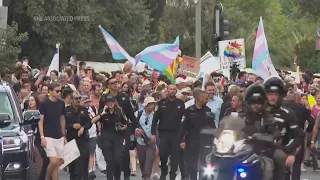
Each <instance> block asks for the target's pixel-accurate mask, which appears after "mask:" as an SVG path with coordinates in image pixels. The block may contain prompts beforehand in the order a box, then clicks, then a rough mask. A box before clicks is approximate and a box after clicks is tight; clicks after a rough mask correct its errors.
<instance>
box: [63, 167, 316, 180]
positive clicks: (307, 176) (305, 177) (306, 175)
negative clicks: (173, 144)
mask: <svg viewBox="0 0 320 180" xmlns="http://www.w3.org/2000/svg"><path fill="white" fill-rule="evenodd" d="M138 172H139V174H138V176H136V177H131V178H130V180H141V179H142V178H141V174H140V170H138ZM96 175H97V178H96V179H95V180H105V179H106V177H105V176H104V175H102V174H101V173H100V172H99V171H97V172H96ZM319 177H320V172H313V170H312V169H310V168H307V172H303V173H302V176H301V180H319ZM60 180H69V176H68V174H67V173H66V172H61V173H60ZM176 180H180V176H178V177H177V178H176Z"/></svg>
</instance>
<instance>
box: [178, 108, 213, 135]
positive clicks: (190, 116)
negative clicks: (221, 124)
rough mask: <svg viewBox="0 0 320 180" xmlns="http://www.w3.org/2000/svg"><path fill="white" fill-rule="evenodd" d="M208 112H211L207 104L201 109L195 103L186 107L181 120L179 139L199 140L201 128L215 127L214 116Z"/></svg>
mask: <svg viewBox="0 0 320 180" xmlns="http://www.w3.org/2000/svg"><path fill="white" fill-rule="evenodd" d="M210 114H212V113H211V109H210V108H209V107H207V106H204V107H203V108H202V109H198V108H197V107H196V105H192V106H190V107H188V108H187V109H186V112H185V118H184V121H183V122H182V130H181V134H180V138H181V141H184V140H185V141H188V140H200V131H201V129H203V128H205V127H211V128H216V127H215V123H214V116H212V115H210Z"/></svg>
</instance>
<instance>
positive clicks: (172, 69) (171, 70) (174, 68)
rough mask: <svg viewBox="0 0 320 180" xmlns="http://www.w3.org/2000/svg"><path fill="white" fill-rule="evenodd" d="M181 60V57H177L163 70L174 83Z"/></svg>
mask: <svg viewBox="0 0 320 180" xmlns="http://www.w3.org/2000/svg"><path fill="white" fill-rule="evenodd" d="M181 62H182V58H181V57H178V58H176V59H175V60H174V61H173V63H172V64H171V65H170V66H168V67H167V68H166V69H165V70H164V71H163V72H162V74H163V75H166V76H167V77H168V79H169V80H170V81H171V82H172V83H175V78H174V75H175V74H176V73H177V71H178V69H179V66H180V63H181Z"/></svg>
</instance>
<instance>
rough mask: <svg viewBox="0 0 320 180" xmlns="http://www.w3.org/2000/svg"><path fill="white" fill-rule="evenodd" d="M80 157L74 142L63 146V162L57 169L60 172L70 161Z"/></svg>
mask: <svg viewBox="0 0 320 180" xmlns="http://www.w3.org/2000/svg"><path fill="white" fill-rule="evenodd" d="M78 157H80V151H79V148H78V146H77V143H76V140H72V141H70V142H68V143H67V144H65V145H64V149H63V161H64V163H63V164H62V165H61V166H60V167H59V168H60V170H62V169H63V168H65V167H66V166H67V165H69V164H70V163H71V162H72V161H74V160H76V159H77V158H78Z"/></svg>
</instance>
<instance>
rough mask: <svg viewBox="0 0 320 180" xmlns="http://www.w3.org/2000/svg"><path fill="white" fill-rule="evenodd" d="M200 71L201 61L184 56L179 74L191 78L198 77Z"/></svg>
mask: <svg viewBox="0 0 320 180" xmlns="http://www.w3.org/2000/svg"><path fill="white" fill-rule="evenodd" d="M199 71H200V60H199V59H196V58H194V57H190V56H183V57H182V62H181V63H180V68H179V69H178V74H184V75H186V76H190V77H194V78H195V77H197V75H198V73H199Z"/></svg>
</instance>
